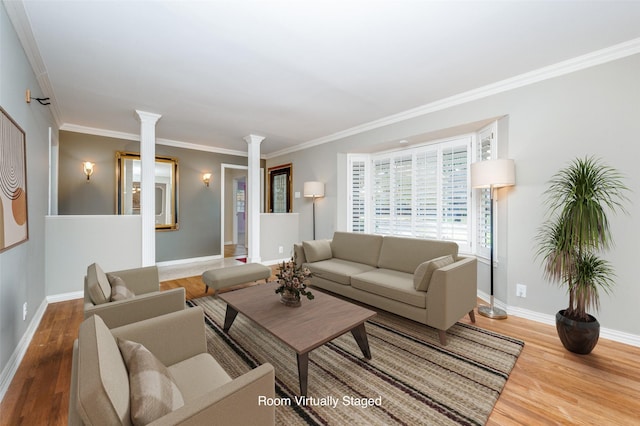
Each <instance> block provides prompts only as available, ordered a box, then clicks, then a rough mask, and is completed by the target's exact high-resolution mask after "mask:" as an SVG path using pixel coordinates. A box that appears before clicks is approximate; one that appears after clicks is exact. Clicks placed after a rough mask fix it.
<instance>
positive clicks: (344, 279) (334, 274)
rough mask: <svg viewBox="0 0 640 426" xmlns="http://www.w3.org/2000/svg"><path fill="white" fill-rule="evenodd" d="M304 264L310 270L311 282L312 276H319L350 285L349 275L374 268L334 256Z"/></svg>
mask: <svg viewBox="0 0 640 426" xmlns="http://www.w3.org/2000/svg"><path fill="white" fill-rule="evenodd" d="M306 265H307V267H308V268H309V270H310V271H311V283H312V284H313V277H320V278H324V279H326V280H329V281H335V282H337V283H339V284H343V285H351V277H352V276H353V275H356V274H360V273H362V272H367V271H371V270H372V269H375V268H374V267H373V266H369V265H364V264H362V263H355V262H349V261H348V260H342V259H336V258H333V259H328V260H321V261H320V262H314V263H307V264H306Z"/></svg>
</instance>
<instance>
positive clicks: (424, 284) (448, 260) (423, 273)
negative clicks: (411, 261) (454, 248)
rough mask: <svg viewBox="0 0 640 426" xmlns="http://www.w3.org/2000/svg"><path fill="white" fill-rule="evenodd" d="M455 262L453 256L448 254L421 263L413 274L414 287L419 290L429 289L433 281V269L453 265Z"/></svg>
mask: <svg viewBox="0 0 640 426" xmlns="http://www.w3.org/2000/svg"><path fill="white" fill-rule="evenodd" d="M452 263H453V257H452V256H451V255H450V254H448V255H446V256H441V257H436V258H435V259H431V260H427V261H426V262H423V263H421V264H420V265H418V267H417V268H416V271H415V272H414V274H413V288H415V289H416V290H418V291H427V290H429V284H430V283H431V277H432V276H433V271H435V270H436V269H440V268H442V267H444V266H447V265H451V264H452Z"/></svg>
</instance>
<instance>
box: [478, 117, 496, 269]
mask: <svg viewBox="0 0 640 426" xmlns="http://www.w3.org/2000/svg"><path fill="white" fill-rule="evenodd" d="M493 134H494V132H493V126H490V127H488V128H485V129H483V130H481V131H480V133H479V137H478V143H477V148H476V161H485V160H490V159H491V158H492V151H493V150H492V148H493V146H492V145H493ZM477 191H478V199H477V202H476V238H477V241H476V253H477V254H478V255H480V256H486V257H489V255H490V250H491V212H490V209H491V192H490V189H489V188H480V189H478V190H477Z"/></svg>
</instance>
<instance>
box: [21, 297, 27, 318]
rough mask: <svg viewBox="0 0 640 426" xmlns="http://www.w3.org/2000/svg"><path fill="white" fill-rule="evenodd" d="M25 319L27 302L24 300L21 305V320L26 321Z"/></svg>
mask: <svg viewBox="0 0 640 426" xmlns="http://www.w3.org/2000/svg"><path fill="white" fill-rule="evenodd" d="M26 320H27V302H24V305H22V321H26Z"/></svg>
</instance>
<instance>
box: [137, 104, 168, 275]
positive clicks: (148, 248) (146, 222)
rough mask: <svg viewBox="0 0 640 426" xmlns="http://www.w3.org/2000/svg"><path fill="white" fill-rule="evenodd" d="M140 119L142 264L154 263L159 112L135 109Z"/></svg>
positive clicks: (150, 264) (149, 264)
mask: <svg viewBox="0 0 640 426" xmlns="http://www.w3.org/2000/svg"><path fill="white" fill-rule="evenodd" d="M136 114H137V115H138V119H139V120H140V163H141V166H142V170H141V173H140V174H141V178H140V216H141V220H142V266H152V265H155V264H156V220H155V219H156V218H155V195H156V191H155V179H156V177H155V167H156V123H157V122H158V120H159V119H160V117H162V116H161V115H159V114H153V113H151V112H144V111H138V110H136Z"/></svg>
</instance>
